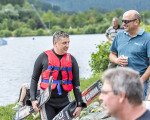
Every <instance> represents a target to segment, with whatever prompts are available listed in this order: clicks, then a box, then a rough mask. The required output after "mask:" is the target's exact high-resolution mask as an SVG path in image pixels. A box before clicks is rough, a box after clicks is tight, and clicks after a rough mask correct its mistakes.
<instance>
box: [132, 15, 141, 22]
mask: <svg viewBox="0 0 150 120" xmlns="http://www.w3.org/2000/svg"><path fill="white" fill-rule="evenodd" d="M134 17H135V19H138V20H139V24H140V22H141V16H140V14H139V13H136V14H134Z"/></svg>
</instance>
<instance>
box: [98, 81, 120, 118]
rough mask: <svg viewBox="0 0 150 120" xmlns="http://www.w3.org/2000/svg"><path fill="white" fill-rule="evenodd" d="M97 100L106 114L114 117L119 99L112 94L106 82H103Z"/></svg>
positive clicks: (109, 85)
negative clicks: (101, 103)
mask: <svg viewBox="0 0 150 120" xmlns="http://www.w3.org/2000/svg"><path fill="white" fill-rule="evenodd" d="M99 100H100V101H102V102H103V104H104V106H105V111H106V113H107V114H109V115H112V116H116V114H117V112H118V105H119V97H118V95H115V94H114V93H113V90H112V87H111V84H110V83H109V82H108V81H105V82H104V85H103V87H102V93H101V95H100V96H99Z"/></svg>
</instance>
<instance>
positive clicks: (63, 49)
mask: <svg viewBox="0 0 150 120" xmlns="http://www.w3.org/2000/svg"><path fill="white" fill-rule="evenodd" d="M69 42H70V40H69V35H68V34H67V33H65V32H63V31H58V32H55V33H54V35H53V49H51V50H48V51H45V52H43V53H41V54H40V55H39V57H38V58H37V60H36V62H35V65H34V70H33V74H32V79H31V88H30V94H31V101H32V106H33V108H34V110H35V111H38V110H39V108H38V107H37V105H38V101H37V100H36V89H37V84H38V81H39V77H40V75H41V83H40V87H41V88H42V89H43V90H45V89H46V88H47V87H48V81H49V76H53V85H52V93H51V97H50V100H49V101H48V102H47V103H46V104H45V114H46V116H47V119H48V120H52V119H53V118H54V116H55V115H57V114H58V113H59V112H60V111H61V110H62V109H63V108H64V107H65V106H66V105H68V104H69V102H70V101H69V97H68V92H69V91H71V90H72V89H73V91H74V95H75V98H76V101H77V108H76V109H75V111H74V113H73V115H74V118H76V117H78V116H79V115H80V112H81V104H82V97H81V89H80V82H79V68H78V63H77V61H76V59H75V58H74V57H73V56H72V55H71V54H69V53H67V51H68V48H69Z"/></svg>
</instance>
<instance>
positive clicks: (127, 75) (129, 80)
mask: <svg viewBox="0 0 150 120" xmlns="http://www.w3.org/2000/svg"><path fill="white" fill-rule="evenodd" d="M102 78H103V79H104V80H106V81H108V82H109V83H110V84H111V85H112V90H113V92H114V94H115V95H118V94H120V93H122V92H124V93H125V94H126V98H127V99H128V101H129V103H131V104H133V105H139V104H141V103H142V96H143V84H142V82H141V81H140V76H139V72H137V71H135V70H133V69H131V68H127V67H124V68H123V67H119V68H113V69H108V70H106V71H105V72H104V74H103V76H102Z"/></svg>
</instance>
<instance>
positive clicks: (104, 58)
mask: <svg viewBox="0 0 150 120" xmlns="http://www.w3.org/2000/svg"><path fill="white" fill-rule="evenodd" d="M96 48H97V49H98V51H97V52H96V53H95V52H93V53H92V54H91V61H89V65H90V67H91V68H92V71H94V73H99V72H103V71H104V70H106V69H107V67H108V63H109V53H110V51H109V48H110V43H109V42H104V41H103V42H102V43H101V44H100V45H97V46H96Z"/></svg>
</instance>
